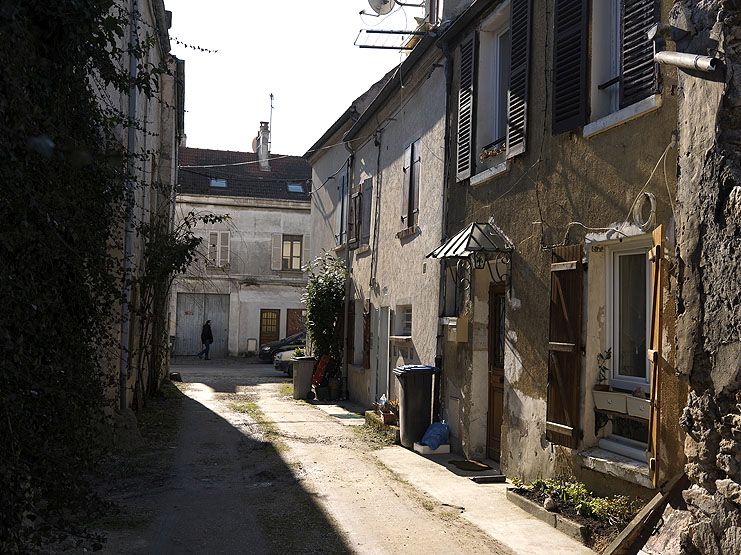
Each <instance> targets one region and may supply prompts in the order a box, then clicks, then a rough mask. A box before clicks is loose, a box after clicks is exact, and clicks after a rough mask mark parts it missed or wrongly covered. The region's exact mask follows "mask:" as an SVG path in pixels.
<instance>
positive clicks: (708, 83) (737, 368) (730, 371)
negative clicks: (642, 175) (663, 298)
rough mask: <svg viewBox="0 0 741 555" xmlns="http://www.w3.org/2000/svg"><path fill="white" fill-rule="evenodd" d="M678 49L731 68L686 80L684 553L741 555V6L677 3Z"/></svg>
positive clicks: (682, 189)
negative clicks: (720, 73) (716, 74)
mask: <svg viewBox="0 0 741 555" xmlns="http://www.w3.org/2000/svg"><path fill="white" fill-rule="evenodd" d="M671 23H672V24H673V25H674V26H676V27H678V28H680V29H682V30H685V31H687V32H688V34H687V36H686V37H685V38H683V39H681V40H678V42H677V50H678V51H682V52H689V53H693V54H701V55H711V56H713V55H714V56H717V57H719V58H721V59H724V61H725V66H726V72H725V76H724V77H723V78H721V79H720V80H719V81H713V80H711V79H708V76H707V75H705V76H691V75H688V74H686V73H683V72H681V71H678V74H679V89H680V95H679V122H678V123H679V130H680V139H679V152H680V158H679V181H678V202H677V259H678V260H677V267H676V278H677V316H678V319H677V352H678V360H677V362H678V364H677V367H678V369H679V371H680V372H681V373H683V374H684V375H685V376H686V377H687V379H688V380H689V384H690V394H689V398H688V402H687V407H686V408H685V410H684V413H683V415H682V418H681V425H682V427H683V428H684V430H685V431H686V432H687V440H686V444H685V451H686V455H687V465H686V472H687V475H688V476H689V478H690V480H691V481H692V482H693V486H692V487H691V488H690V489H688V490H687V491H685V492H684V497H685V500H686V501H687V504H688V509H689V511H690V513H691V515H692V518H691V519H690V524H689V526H687V528H686V529H685V530H684V531H683V533H682V538H681V545H682V551H683V552H685V553H739V552H741V516H740V515H739V506H741V227H740V225H739V224H741V164H740V163H739V162H740V161H741V150H740V149H739V147H740V146H741V2H739V1H738V0H735V1H732V0H726V1H721V0H716V1H708V0H705V1H699V0H679V1H677V2H676V3H675V6H674V9H673V11H672V17H671Z"/></svg>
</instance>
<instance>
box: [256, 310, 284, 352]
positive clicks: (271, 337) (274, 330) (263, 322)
mask: <svg viewBox="0 0 741 555" xmlns="http://www.w3.org/2000/svg"><path fill="white" fill-rule="evenodd" d="M278 339H280V310H273V309H269V308H268V309H266V308H263V309H261V310H260V345H265V343H270V342H272V341H278Z"/></svg>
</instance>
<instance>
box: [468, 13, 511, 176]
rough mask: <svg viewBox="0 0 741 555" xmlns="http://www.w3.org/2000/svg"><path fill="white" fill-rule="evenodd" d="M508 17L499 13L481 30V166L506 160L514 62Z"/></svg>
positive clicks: (478, 138)
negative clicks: (512, 63) (498, 15)
mask: <svg viewBox="0 0 741 555" xmlns="http://www.w3.org/2000/svg"><path fill="white" fill-rule="evenodd" d="M510 51H511V42H510V32H509V17H506V16H500V17H499V18H496V19H494V20H492V21H490V22H489V23H488V25H486V26H485V27H482V29H481V32H480V33H479V87H478V94H477V98H476V105H477V106H478V107H479V113H478V117H477V122H476V123H477V126H476V145H477V156H478V162H479V163H478V168H477V169H479V170H481V169H484V168H486V167H491V166H493V165H495V164H497V163H500V162H502V161H504V151H505V149H506V146H507V91H508V90H509V74H510V63H511V52H510Z"/></svg>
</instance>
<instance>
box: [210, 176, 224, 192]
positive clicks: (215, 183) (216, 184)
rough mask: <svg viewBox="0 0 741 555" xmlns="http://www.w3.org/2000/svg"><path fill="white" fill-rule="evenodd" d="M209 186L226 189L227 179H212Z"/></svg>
mask: <svg viewBox="0 0 741 555" xmlns="http://www.w3.org/2000/svg"><path fill="white" fill-rule="evenodd" d="M208 184H209V186H210V187H216V188H219V189H224V188H225V187H226V179H217V178H215V177H212V178H211V180H210V181H209V183H208Z"/></svg>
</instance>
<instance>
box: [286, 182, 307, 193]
mask: <svg viewBox="0 0 741 555" xmlns="http://www.w3.org/2000/svg"><path fill="white" fill-rule="evenodd" d="M288 192H289V193H305V192H306V189H304V185H303V184H302V183H289V184H288Z"/></svg>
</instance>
